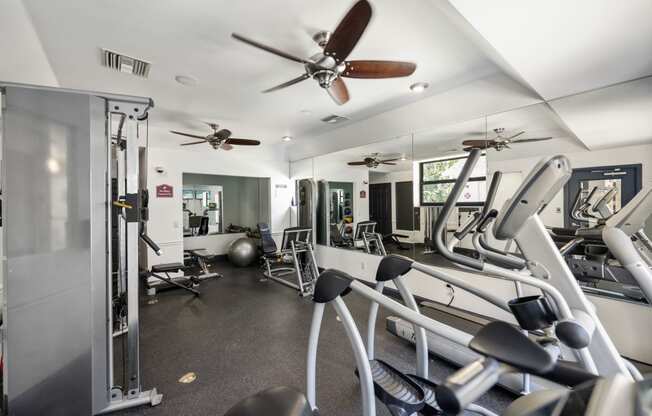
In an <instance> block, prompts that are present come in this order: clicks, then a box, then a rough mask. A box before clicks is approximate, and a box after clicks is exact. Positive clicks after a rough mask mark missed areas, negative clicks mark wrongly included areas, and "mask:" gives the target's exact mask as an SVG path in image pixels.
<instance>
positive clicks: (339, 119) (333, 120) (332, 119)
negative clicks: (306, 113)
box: [321, 114, 349, 124]
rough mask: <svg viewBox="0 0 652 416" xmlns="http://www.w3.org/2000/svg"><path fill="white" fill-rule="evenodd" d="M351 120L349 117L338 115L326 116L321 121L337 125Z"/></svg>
mask: <svg viewBox="0 0 652 416" xmlns="http://www.w3.org/2000/svg"><path fill="white" fill-rule="evenodd" d="M347 120H349V119H348V118H347V117H344V116H338V115H337V114H331V115H330V116H326V117H324V118H322V119H321V121H323V122H324V123H329V124H335V123H340V122H342V121H347Z"/></svg>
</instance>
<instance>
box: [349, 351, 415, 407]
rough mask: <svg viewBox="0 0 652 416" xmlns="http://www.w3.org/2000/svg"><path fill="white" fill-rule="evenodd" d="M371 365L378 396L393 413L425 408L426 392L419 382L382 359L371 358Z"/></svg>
mask: <svg viewBox="0 0 652 416" xmlns="http://www.w3.org/2000/svg"><path fill="white" fill-rule="evenodd" d="M369 365H370V366H371V375H372V378H373V381H374V391H375V393H376V397H377V398H378V399H379V400H380V401H381V402H383V403H384V404H385V405H386V406H387V408H388V409H389V411H390V413H391V414H392V415H394V416H408V415H411V414H414V413H416V412H419V411H420V410H421V409H422V408H423V406H424V396H425V394H424V391H423V389H422V388H421V387H420V386H419V384H417V383H416V382H414V381H413V380H411V379H410V378H409V377H408V376H406V375H405V374H403V373H402V372H400V371H398V370H397V369H395V368H394V367H392V366H391V365H389V364H387V363H386V362H384V361H382V360H370V361H369ZM357 373H358V372H357V370H356V374H357Z"/></svg>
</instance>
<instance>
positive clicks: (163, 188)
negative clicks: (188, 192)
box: [156, 183, 174, 198]
mask: <svg viewBox="0 0 652 416" xmlns="http://www.w3.org/2000/svg"><path fill="white" fill-rule="evenodd" d="M172 196H174V188H173V187H172V185H168V184H165V183H162V184H160V185H157V186H156V197H157V198H172Z"/></svg>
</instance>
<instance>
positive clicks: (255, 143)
mask: <svg viewBox="0 0 652 416" xmlns="http://www.w3.org/2000/svg"><path fill="white" fill-rule="evenodd" d="M224 143H226V144H236V145H238V146H258V145H259V144H260V140H251V139H236V138H232V139H227V140H225V141H224Z"/></svg>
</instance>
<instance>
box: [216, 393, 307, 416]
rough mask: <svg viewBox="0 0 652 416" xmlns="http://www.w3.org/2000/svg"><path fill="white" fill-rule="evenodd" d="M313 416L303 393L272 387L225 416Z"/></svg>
mask: <svg viewBox="0 0 652 416" xmlns="http://www.w3.org/2000/svg"><path fill="white" fill-rule="evenodd" d="M263 415H265V416H313V415H314V413H313V411H312V409H311V408H310V404H309V403H308V400H306V396H304V395H303V393H301V392H299V391H297V390H295V389H293V388H290V387H285V386H281V387H272V388H270V389H267V390H263V391H261V392H259V393H256V394H254V395H253V396H249V397H247V398H245V399H243V400H241V401H240V402H239V403H237V404H236V405H235V406H233V407H232V408H231V409H229V410H228V411H227V412H226V413H225V414H224V416H263Z"/></svg>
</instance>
